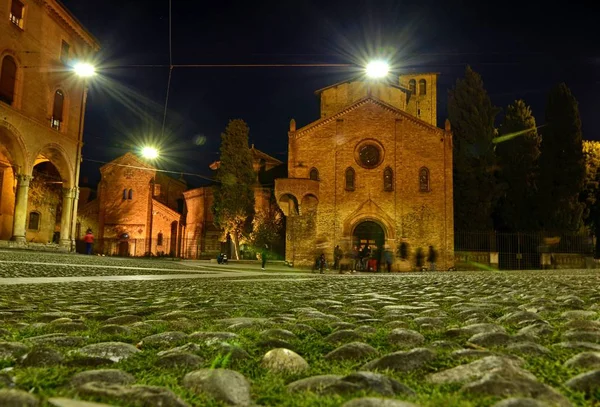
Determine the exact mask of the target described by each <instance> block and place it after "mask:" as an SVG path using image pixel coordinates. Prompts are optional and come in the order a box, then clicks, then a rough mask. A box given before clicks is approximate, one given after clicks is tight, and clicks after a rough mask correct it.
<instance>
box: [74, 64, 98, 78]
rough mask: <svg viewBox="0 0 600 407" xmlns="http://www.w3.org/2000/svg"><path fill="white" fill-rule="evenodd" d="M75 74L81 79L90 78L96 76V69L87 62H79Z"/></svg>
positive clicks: (75, 67) (75, 66)
mask: <svg viewBox="0 0 600 407" xmlns="http://www.w3.org/2000/svg"><path fill="white" fill-rule="evenodd" d="M73 72H75V74H76V75H77V76H79V77H80V78H89V77H91V76H94V75H96V68H95V67H94V66H93V65H92V64H88V63H86V62H78V63H76V64H75V65H74V66H73Z"/></svg>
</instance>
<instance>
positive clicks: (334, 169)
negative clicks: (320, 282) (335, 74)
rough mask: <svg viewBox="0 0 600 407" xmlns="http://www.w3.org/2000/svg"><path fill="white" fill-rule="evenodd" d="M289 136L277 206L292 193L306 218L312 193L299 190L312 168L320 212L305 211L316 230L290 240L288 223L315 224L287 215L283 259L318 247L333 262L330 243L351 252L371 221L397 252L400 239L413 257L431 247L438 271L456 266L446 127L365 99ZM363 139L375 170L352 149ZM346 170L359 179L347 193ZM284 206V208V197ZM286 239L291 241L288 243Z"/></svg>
mask: <svg viewBox="0 0 600 407" xmlns="http://www.w3.org/2000/svg"><path fill="white" fill-rule="evenodd" d="M289 137H290V141H289V150H290V158H289V162H288V173H289V178H291V179H293V180H289V179H288V180H277V182H276V196H277V199H278V202H280V203H283V202H282V198H283V197H289V196H293V197H295V199H296V200H297V202H298V204H299V217H300V218H302V217H306V216H309V215H308V214H305V213H304V211H303V210H302V208H303V206H304V205H306V204H307V203H310V201H306V197H307V195H309V194H308V193H306V192H305V189H306V188H304V189H303V188H302V187H300V186H299V185H300V184H302V183H303V182H304V183H306V182H310V181H309V180H307V178H308V177H309V172H310V169H311V168H316V169H318V171H319V180H318V184H319V185H318V194H317V196H316V199H317V201H318V205H317V210H316V212H315V213H311V214H310V217H313V218H314V232H310V233H309V232H308V231H307V230H306V228H302V227H298V229H299V230H301V231H302V233H301V234H295V236H296V237H293V236H290V233H289V230H290V227H292V225H298V224H302V225H309V224H311V222H312V221H309V220H308V219H307V220H306V221H301V220H299V219H293V216H289V217H288V227H287V235H288V241H287V250H286V258H287V260H288V261H292V258H291V257H292V255H291V252H290V250H291V249H290V248H291V247H294V248H295V249H294V250H295V251H296V253H299V252H301V253H302V254H305V253H309V252H311V247H312V248H313V249H312V250H313V251H314V250H315V248H317V247H318V249H317V251H321V250H322V251H323V252H325V254H326V255H327V257H328V258H330V259H331V258H332V257H333V248H334V247H335V245H337V244H340V245H342V246H346V248H344V247H342V248H343V249H345V250H349V246H350V243H351V241H352V234H353V230H354V228H355V227H356V226H357V225H358V224H360V223H361V222H363V221H367V220H371V221H375V222H376V223H378V224H380V225H381V226H382V228H383V229H384V232H385V244H387V245H388V246H389V247H390V248H391V249H392V250H393V251H394V252H395V250H396V248H397V246H398V245H399V244H400V242H401V241H405V242H407V243H408V244H409V246H410V248H411V249H412V250H411V251H412V253H414V252H415V250H416V248H418V247H421V248H422V249H423V250H424V251H425V252H426V251H427V248H428V246H429V245H433V246H434V248H435V249H436V250H437V251H438V253H439V258H438V263H439V267H440V268H444V269H446V268H448V267H451V266H452V265H453V264H454V255H453V250H454V248H453V246H454V241H453V218H452V213H453V207H452V137H451V133H450V132H449V129H448V131H444V130H441V129H438V128H435V127H433V126H431V125H429V124H427V123H425V122H423V121H421V120H417V119H415V118H413V117H411V116H409V115H408V114H406V113H404V112H400V111H399V110H396V109H393V108H389V107H388V106H386V105H383V104H381V103H379V102H377V101H376V100H375V99H369V100H366V101H363V102H359V103H358V104H355V105H353V106H350V107H349V108H348V109H347V110H345V111H342V112H339V113H338V114H337V115H335V116H333V117H331V118H327V119H322V120H320V121H317V122H315V123H312V124H309V125H308V126H306V127H304V128H302V129H299V130H297V131H291V132H290V134H289ZM365 142H369V143H373V144H375V145H378V146H379V148H380V151H381V154H382V159H381V163H380V164H379V165H378V166H377V167H376V168H373V169H367V168H364V167H363V166H361V165H360V164H358V163H357V159H358V157H357V149H359V148H360V146H361V145H362V143H365ZM349 167H351V168H352V169H353V170H354V172H355V174H356V175H355V187H354V190H353V191H347V190H346V186H345V172H346V169H347V168H349ZM388 167H389V168H390V169H392V171H393V174H394V179H393V190H392V191H385V190H384V186H383V172H384V169H386V168H388ZM422 167H427V168H428V169H429V186H430V188H429V190H428V191H427V192H421V191H420V185H419V170H420V169H421V168H422ZM301 179H304V181H303V180H301ZM310 195H313V194H310ZM286 199H287V198H286ZM285 205H288V206H289V199H287V201H286V202H285V204H284V206H285ZM284 212H285V210H284ZM290 239H294V242H293V243H290ZM311 239H312V240H311ZM295 257H296V258H297V257H298V255H297V254H296V256H295ZM311 261H312V259H310V260H309V262H311ZM413 262H414V260H413ZM296 263H298V261H297V260H296Z"/></svg>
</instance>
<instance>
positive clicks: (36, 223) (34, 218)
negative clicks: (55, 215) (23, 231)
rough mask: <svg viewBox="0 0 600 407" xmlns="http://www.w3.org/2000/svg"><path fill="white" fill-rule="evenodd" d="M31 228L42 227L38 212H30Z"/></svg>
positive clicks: (29, 226) (28, 227)
mask: <svg viewBox="0 0 600 407" xmlns="http://www.w3.org/2000/svg"><path fill="white" fill-rule="evenodd" d="M27 229H29V230H39V229H40V214H39V213H38V212H29V224H28V226H27Z"/></svg>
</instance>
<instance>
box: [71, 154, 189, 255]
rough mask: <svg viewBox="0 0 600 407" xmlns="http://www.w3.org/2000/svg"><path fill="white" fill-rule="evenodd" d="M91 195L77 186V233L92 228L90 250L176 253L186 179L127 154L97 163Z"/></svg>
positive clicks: (181, 229)
mask: <svg viewBox="0 0 600 407" xmlns="http://www.w3.org/2000/svg"><path fill="white" fill-rule="evenodd" d="M100 174H101V180H100V183H99V184H98V188H97V193H96V194H97V195H96V197H95V198H94V199H90V198H93V197H92V196H91V195H90V192H91V191H90V190H89V189H88V188H82V191H81V199H82V203H83V204H82V206H81V208H80V209H79V212H78V217H77V236H78V238H79V239H80V241H81V238H83V236H84V235H85V233H86V231H87V229H92V231H93V233H94V234H95V236H96V238H97V242H96V245H95V247H94V250H95V251H96V252H97V253H102V254H105V255H119V256H144V255H147V254H150V253H152V254H153V255H155V256H157V255H159V256H160V255H168V256H181V252H182V250H183V248H182V237H183V235H184V230H185V205H184V198H183V192H184V191H185V190H186V189H187V184H186V182H185V181H184V180H182V179H175V178H172V177H170V176H168V175H166V174H164V173H162V172H160V171H157V170H156V168H155V167H153V166H152V165H150V164H149V163H148V162H146V161H145V160H143V159H141V158H138V157H137V156H136V155H134V154H132V153H126V154H125V155H123V156H121V157H119V158H117V159H115V160H113V161H111V162H109V163H108V164H105V165H104V166H102V167H101V168H100Z"/></svg>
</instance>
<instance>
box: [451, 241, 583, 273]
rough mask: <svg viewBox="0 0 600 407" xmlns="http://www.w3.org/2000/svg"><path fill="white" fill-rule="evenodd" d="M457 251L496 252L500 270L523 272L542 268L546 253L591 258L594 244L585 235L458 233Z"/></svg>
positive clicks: (455, 247)
mask: <svg viewBox="0 0 600 407" xmlns="http://www.w3.org/2000/svg"><path fill="white" fill-rule="evenodd" d="M454 251H455V253H465V252H466V253H479V252H487V253H497V255H498V266H499V268H500V269H504V270H523V269H538V268H541V267H543V266H544V265H543V264H542V258H543V255H544V254H548V255H550V254H552V256H553V257H554V255H555V254H561V255H581V256H591V255H593V253H594V243H593V239H592V237H591V236H589V235H588V234H585V233H561V234H551V233H547V232H531V233H523V232H516V233H502V232H455V234H454Z"/></svg>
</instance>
